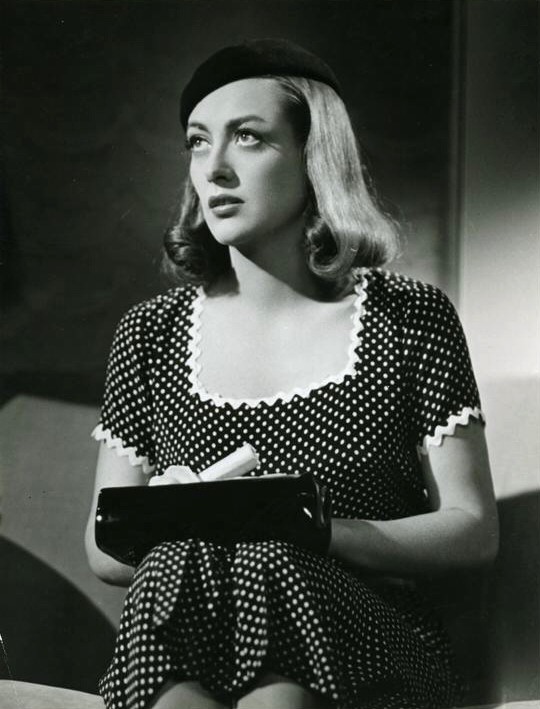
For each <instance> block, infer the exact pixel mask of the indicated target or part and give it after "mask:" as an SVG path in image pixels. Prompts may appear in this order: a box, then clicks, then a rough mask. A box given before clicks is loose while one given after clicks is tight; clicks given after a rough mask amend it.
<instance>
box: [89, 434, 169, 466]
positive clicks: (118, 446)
mask: <svg viewBox="0 0 540 709" xmlns="http://www.w3.org/2000/svg"><path fill="white" fill-rule="evenodd" d="M90 435H91V436H92V438H94V439H95V440H96V441H105V443H106V444H107V447H108V448H112V449H114V450H115V451H116V453H117V454H118V455H119V456H120V457H124V456H127V457H128V458H129V462H130V463H131V465H133V466H135V465H141V466H142V469H143V473H145V474H146V475H149V474H150V473H153V472H154V470H155V465H151V464H150V463H149V462H148V458H147V456H145V455H137V452H136V450H135V448H134V447H133V446H125V445H124V443H123V442H122V439H121V438H113V436H112V433H111V432H110V431H109V429H108V428H103V426H102V424H98V425H97V426H96V427H95V428H94V430H93V431H92V433H91V434H90Z"/></svg>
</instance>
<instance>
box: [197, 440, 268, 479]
mask: <svg viewBox="0 0 540 709" xmlns="http://www.w3.org/2000/svg"><path fill="white" fill-rule="evenodd" d="M258 465H259V456H258V455H257V453H256V452H255V449H254V448H253V446H250V445H249V443H244V445H243V446H242V447H241V448H237V449H236V450H235V451H234V452H233V453H231V454H230V455H228V456H226V457H225V458H223V459H222V460H218V462H217V463H214V464H213V465H211V466H210V467H209V468H206V469H205V470H203V471H202V472H201V473H199V478H200V479H201V480H204V482H211V481H212V480H224V479H225V478H237V477H240V476H241V475H244V474H245V473H249V471H250V470H255V468H256V467H257V466H258Z"/></svg>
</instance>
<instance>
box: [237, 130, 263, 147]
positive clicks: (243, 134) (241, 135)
mask: <svg viewBox="0 0 540 709" xmlns="http://www.w3.org/2000/svg"><path fill="white" fill-rule="evenodd" d="M235 136H236V142H237V143H238V144H239V145H244V146H246V147H249V146H251V145H258V144H259V143H260V142H261V137H260V136H259V135H257V133H255V132H254V131H252V130H248V129H247V128H240V129H239V130H237V131H236V134H235Z"/></svg>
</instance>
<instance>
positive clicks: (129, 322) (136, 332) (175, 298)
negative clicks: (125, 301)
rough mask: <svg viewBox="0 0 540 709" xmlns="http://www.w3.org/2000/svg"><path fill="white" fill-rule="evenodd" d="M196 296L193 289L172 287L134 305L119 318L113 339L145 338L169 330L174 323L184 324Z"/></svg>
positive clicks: (195, 291)
mask: <svg viewBox="0 0 540 709" xmlns="http://www.w3.org/2000/svg"><path fill="white" fill-rule="evenodd" d="M196 295H197V289H196V288H194V287H193V286H185V287H181V288H171V289H170V290H168V291H166V292H165V293H161V294H159V295H156V296H154V297H153V298H149V299H148V300H144V301H142V302H140V303H137V304H136V305H133V306H132V307H131V308H130V309H129V310H128V311H127V312H126V313H125V314H124V315H123V316H122V318H121V320H120V322H119V324H118V327H117V333H116V337H117V338H118V337H121V338H129V339H135V340H138V339H148V338H149V337H150V338H152V337H155V336H157V335H159V334H160V332H163V331H166V330H168V329H169V328H170V326H171V324H173V323H177V322H179V321H182V320H186V321H187V320H188V318H189V315H190V311H191V305H192V303H193V301H194V299H195V297H196Z"/></svg>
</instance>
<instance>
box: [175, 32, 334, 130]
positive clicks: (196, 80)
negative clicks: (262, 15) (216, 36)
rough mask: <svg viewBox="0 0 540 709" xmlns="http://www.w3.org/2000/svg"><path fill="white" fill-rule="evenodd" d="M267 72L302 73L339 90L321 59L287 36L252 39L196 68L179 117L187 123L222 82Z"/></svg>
mask: <svg viewBox="0 0 540 709" xmlns="http://www.w3.org/2000/svg"><path fill="white" fill-rule="evenodd" d="M266 74H276V75H280V76H283V75H288V76H303V77H305V78H307V79H316V80H317V81H322V82H323V83H325V84H328V85H329V86H331V87H332V88H333V89H334V90H335V91H336V92H337V93H338V94H339V93H340V91H341V90H340V87H339V83H338V80H337V78H336V75H335V74H334V72H333V71H332V69H330V67H329V66H328V64H326V63H325V62H324V61H323V60H322V59H320V58H319V57H317V56H316V55H315V54H312V53H311V52H308V51H307V50H306V49H303V48H302V47H299V46H298V45H297V44H294V43H293V42H289V40H286V39H253V40H248V41H246V42H244V43H243V44H238V45H234V46H232V47H225V48H224V49H220V50H219V51H218V52H216V53H215V54H212V55H211V56H210V57H209V58H208V59H207V60H206V61H204V62H203V63H202V64H201V65H200V66H199V67H198V68H197V69H196V70H195V72H194V74H193V76H192V77H191V79H190V80H189V82H188V84H187V86H186V87H185V89H184V90H183V92H182V97H181V99H180V121H181V123H182V126H183V127H184V129H185V127H186V126H187V122H188V118H189V115H190V113H191V111H192V110H193V109H194V108H195V106H196V105H197V104H198V103H199V101H200V100H201V99H203V98H204V97H205V96H207V95H208V94H209V93H212V91H215V90H216V89H219V87H220V86H225V84H230V83H231V82H232V81H238V80H239V79H249V78H251V77H256V76H264V75H266Z"/></svg>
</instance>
